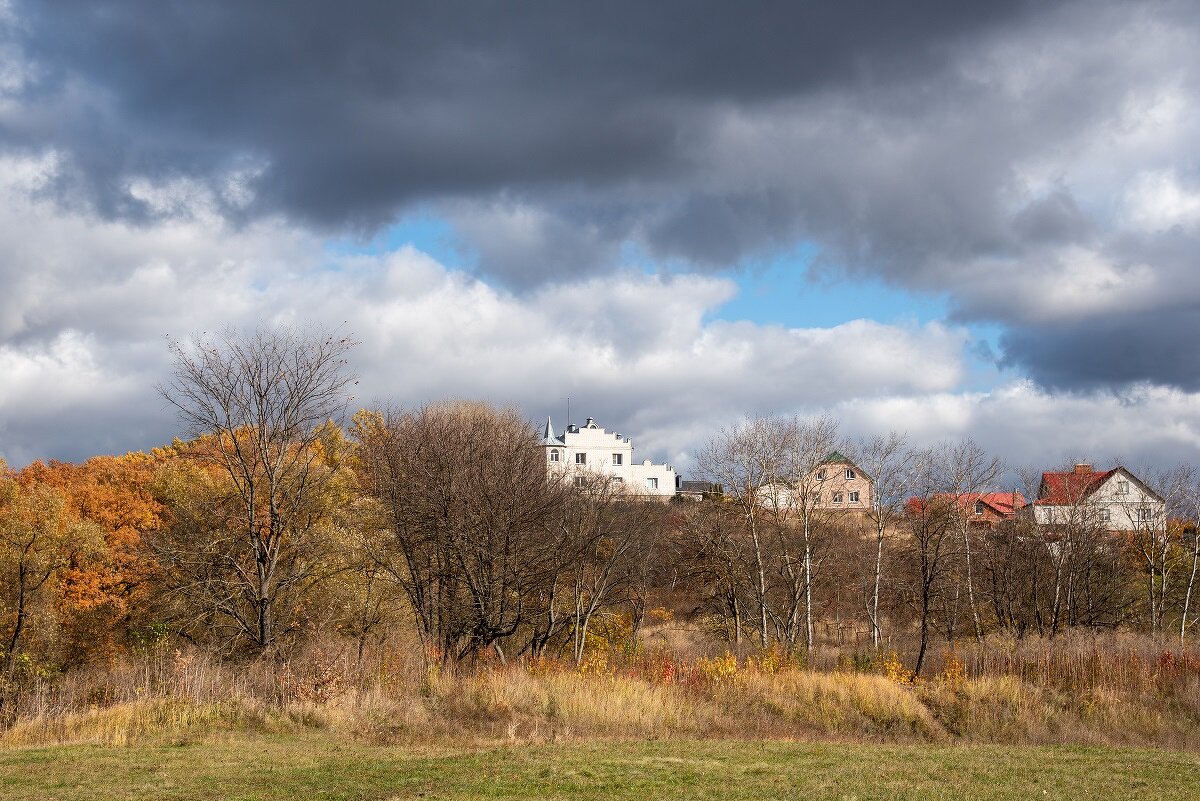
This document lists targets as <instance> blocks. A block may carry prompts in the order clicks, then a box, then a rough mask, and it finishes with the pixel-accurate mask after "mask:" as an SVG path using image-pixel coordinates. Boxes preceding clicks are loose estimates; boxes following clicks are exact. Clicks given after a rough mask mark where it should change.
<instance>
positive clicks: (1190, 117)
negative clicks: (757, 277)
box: [0, 2, 1200, 388]
mask: <svg viewBox="0 0 1200 801" xmlns="http://www.w3.org/2000/svg"><path fill="white" fill-rule="evenodd" d="M0 30H3V31H4V33H3V34H0V35H2V36H3V37H4V40H3V41H2V42H0V59H5V58H7V59H8V60H9V61H10V62H12V64H13V65H14V66H12V67H11V68H10V69H8V70H0V142H3V143H6V145H7V148H8V149H9V151H10V152H17V153H27V154H36V153H41V152H45V151H48V150H49V151H53V152H54V153H55V154H56V157H57V158H58V159H59V160H60V161H59V166H58V169H57V170H56V172H55V181H54V182H53V183H50V184H48V185H47V187H46V190H47V191H51V190H54V191H57V192H58V196H59V197H60V198H61V199H63V200H65V201H69V202H72V203H81V202H82V203H86V204H90V207H91V208H93V209H94V210H96V211H98V212H99V213H100V214H102V215H104V216H106V217H108V218H110V219H113V218H116V219H126V220H132V221H135V222H138V223H146V224H155V223H158V222H161V221H162V220H164V219H169V218H172V217H175V216H177V215H178V214H179V211H178V208H177V207H176V206H175V205H172V204H170V203H165V204H164V203H162V202H153V201H152V200H148V199H147V198H146V196H145V193H144V192H141V191H139V190H138V188H137V185H138V182H139V181H149V182H150V183H152V184H162V183H164V182H166V183H169V182H170V181H175V180H180V179H186V180H190V181H193V182H199V183H202V184H204V183H206V184H208V187H209V192H210V204H209V205H210V206H211V207H212V208H213V209H215V211H216V213H218V214H221V215H223V216H224V217H226V218H228V219H230V220H233V221H235V222H239V223H240V222H245V221H248V220H253V219H255V218H261V217H264V216H270V215H279V216H282V217H284V218H286V219H287V220H289V221H291V222H293V223H296V224H300V225H306V226H312V227H313V228H315V229H317V230H320V231H323V232H331V231H337V232H339V233H340V232H344V231H347V230H349V231H357V232H369V231H372V230H373V229H374V228H376V227H378V226H382V225H385V224H387V223H388V222H390V221H392V220H394V219H396V217H397V216H398V215H402V214H403V213H404V212H405V211H406V209H408V208H411V207H412V206H413V205H414V204H425V207H426V208H428V207H432V208H434V209H436V210H437V212H438V213H439V214H440V215H442V216H443V217H444V218H445V219H447V220H448V221H449V222H450V223H451V225H453V226H454V228H455V231H456V233H457V234H458V236H460V237H461V238H462V239H463V240H464V241H465V243H466V244H467V245H468V246H469V249H470V250H472V251H474V252H475V253H476V254H477V256H478V269H479V271H480V272H482V273H484V274H487V275H489V276H490V277H492V278H495V279H498V280H500V281H503V282H504V283H506V284H508V285H509V286H512V287H519V288H521V289H523V290H525V291H526V292H532V291H535V290H536V288H537V287H539V286H542V285H544V284H547V283H554V282H565V281H568V280H571V279H578V278H580V277H581V276H586V275H593V274H600V273H604V272H607V271H611V270H612V269H613V268H614V266H616V265H617V263H618V261H619V260H620V258H621V257H622V255H623V254H624V253H626V251H625V250H624V246H625V245H627V244H632V245H635V246H636V248H638V249H640V251H639V252H644V253H646V254H648V256H649V257H650V258H651V259H652V260H655V261H657V262H659V263H670V264H681V265H683V266H684V267H685V268H691V269H697V270H708V269H720V268H725V267H729V266H731V265H738V264H742V263H745V262H746V261H748V260H750V259H752V258H754V257H756V256H759V255H762V254H764V253H770V252H772V251H775V250H780V249H783V250H786V249H788V248H791V247H793V246H794V245H795V244H796V243H798V242H807V243H811V244H812V245H813V246H814V247H815V249H816V250H817V252H818V254H819V255H818V258H817V260H816V269H818V270H823V271H827V272H829V273H832V274H834V275H835V276H847V275H848V276H851V277H857V276H864V275H865V276H870V277H881V278H882V279H883V280H885V281H887V282H890V283H892V284H895V285H898V286H903V287H905V288H908V289H911V290H918V291H923V292H930V293H944V294H945V295H946V296H947V297H948V298H949V305H950V307H951V309H952V310H953V312H954V314H955V319H956V320H963V321H980V320H982V321H989V322H995V323H998V324H1000V325H1001V326H1002V327H1004V329H1005V331H1006V333H1005V334H1004V335H1003V336H1002V337H1001V343H1002V345H1003V347H1004V354H1003V357H1002V360H1003V362H1004V363H1005V364H1008V365H1010V366H1013V367H1015V368H1017V369H1018V370H1020V371H1023V372H1025V373H1027V374H1029V375H1031V376H1032V377H1033V378H1035V379H1036V380H1038V381H1039V382H1041V383H1042V384H1044V385H1046V386H1055V387H1072V388H1084V387H1096V386H1105V385H1116V384H1122V383H1126V382H1130V381H1148V382H1152V383H1154V382H1158V383H1168V384H1173V385H1176V386H1181V387H1188V388H1194V387H1197V386H1200V378H1197V377H1196V376H1198V375H1200V371H1198V370H1197V369H1196V367H1197V366H1198V365H1195V364H1193V361H1194V360H1191V359H1189V357H1187V355H1186V354H1183V355H1182V356H1180V355H1179V354H1176V353H1174V352H1173V350H1172V349H1171V348H1154V347H1153V343H1154V341H1155V339H1156V332H1161V331H1162V330H1163V326H1166V328H1167V329H1168V333H1169V334H1170V336H1172V337H1175V338H1178V339H1179V340H1180V341H1194V340H1195V338H1196V337H1197V335H1200V320H1198V319H1197V318H1198V317H1200V316H1198V315H1196V314H1194V310H1195V309H1196V308H1197V306H1198V305H1200V277H1198V274H1200V270H1197V269H1196V268H1197V264H1196V256H1195V254H1196V253H1200V189H1197V178H1198V177H1200V171H1198V168H1197V167H1196V164H1195V161H1194V157H1193V156H1192V155H1191V154H1192V151H1193V149H1194V143H1195V141H1196V140H1197V137H1198V136H1200V121H1198V119H1197V115H1196V112H1195V109H1196V108H1197V107H1200V103H1198V102H1197V101H1198V99H1200V86H1198V85H1197V76H1200V56H1198V55H1197V54H1200V42H1198V41H1197V39H1198V38H1200V36H1198V35H1197V19H1196V14H1195V9H1194V6H1193V5H1192V4H1190V3H1185V2H1180V3H1176V2H1150V3H1138V4H1128V3H1119V2H1064V3H1024V2H1012V3H1003V2H993V3H963V2H925V3H886V2H872V3H867V2H848V3H847V2H844V3H807V4H800V3H794V2H792V3H763V4H754V5H747V4H733V3H717V2H713V3H698V2H675V3H645V2H637V3H634V2H630V3H593V4H582V3H563V2H545V3H524V4H515V5H514V4H499V3H447V2H438V3H433V2H431V3H425V4H418V3H406V4H400V3H382V2H380V3H372V4H363V3H359V4H353V5H349V6H345V5H335V4H333V3H324V4H316V3H297V2H286V3H284V2H280V3H262V2H260V3H237V2H201V3H195V2H187V3H184V2H145V3H133V2H122V3H105V2H87V3H53V4H44V3H32V2H29V3H23V2H18V3H17V4H16V5H15V7H14V11H13V13H12V14H11V15H10V18H9V19H8V21H7V22H4V21H2V17H0ZM0 66H3V63H2V62H0ZM1181 309H1182V310H1185V311H1181V312H1178V313H1176V311H1178V310H1181ZM1173 310H1174V311H1173ZM1156 326H1157V328H1156ZM1131 349H1132V350H1131Z"/></svg>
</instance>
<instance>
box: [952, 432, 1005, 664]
mask: <svg viewBox="0 0 1200 801" xmlns="http://www.w3.org/2000/svg"><path fill="white" fill-rule="evenodd" d="M943 458H944V459H945V460H946V464H945V466H944V467H945V470H946V473H945V475H946V481H945V488H946V491H947V493H948V494H949V495H950V496H951V497H953V499H954V501H955V502H954V506H953V508H954V509H955V511H956V512H957V514H955V515H954V517H953V520H954V523H955V528H956V529H957V530H958V535H959V537H961V538H962V543H963V560H964V565H965V573H966V584H967V603H968V604H969V605H970V609H971V622H972V624H973V626H974V629H975V639H976V640H982V639H983V622H982V620H981V619H980V616H979V604H978V603H977V602H976V599H975V571H974V563H973V554H972V545H973V542H972V540H973V538H974V534H973V526H972V525H971V519H972V518H971V514H972V512H973V504H966V505H968V506H971V507H972V508H971V509H967V508H964V501H965V500H966V499H969V498H972V497H973V496H974V495H976V494H977V493H979V492H982V491H983V490H985V489H988V488H990V486H991V484H992V483H993V482H994V481H995V480H996V479H997V478H998V477H999V475H1000V471H1001V465H1000V460H999V459H996V458H993V457H989V456H988V455H987V454H986V453H985V452H984V450H983V448H981V447H980V446H979V445H978V444H977V443H976V442H975V441H974V440H972V439H969V438H968V439H964V440H962V441H961V442H958V443H957V444H955V445H953V446H950V447H948V448H946V449H945V450H944V452H943Z"/></svg>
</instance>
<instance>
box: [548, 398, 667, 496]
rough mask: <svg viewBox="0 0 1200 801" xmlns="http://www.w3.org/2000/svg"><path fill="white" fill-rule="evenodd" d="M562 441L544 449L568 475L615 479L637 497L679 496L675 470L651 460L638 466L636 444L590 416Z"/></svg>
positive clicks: (552, 463) (554, 465)
mask: <svg viewBox="0 0 1200 801" xmlns="http://www.w3.org/2000/svg"><path fill="white" fill-rule="evenodd" d="M558 439H559V440H561V443H562V444H555V443H546V444H543V445H542V448H543V449H544V450H545V452H546V462H547V464H548V465H549V466H550V467H551V468H552V469H557V470H560V471H561V472H562V473H563V474H564V475H567V476H574V475H584V474H587V473H594V474H599V475H606V476H613V477H615V478H617V479H620V480H621V482H622V483H623V484H625V486H626V488H627V490H628V491H629V492H630V493H632V494H636V495H652V496H662V497H670V496H673V495H674V494H675V483H676V474H675V468H673V467H671V466H670V465H667V464H652V463H651V462H650V460H649V459H646V460H643V461H641V462H638V463H634V459H633V443H632V442H630V440H629V437H623V436H621V435H620V434H619V433H614V432H610V431H607V430H605V429H604V428H601V427H600V426H597V425H596V424H595V422H593V421H592V418H590V417H589V418H588V421H587V423H585V424H584V425H582V426H568V427H567V430H566V431H564V432H563V433H562V435H561V436H560V437H559V438H558ZM556 457H557V458H556Z"/></svg>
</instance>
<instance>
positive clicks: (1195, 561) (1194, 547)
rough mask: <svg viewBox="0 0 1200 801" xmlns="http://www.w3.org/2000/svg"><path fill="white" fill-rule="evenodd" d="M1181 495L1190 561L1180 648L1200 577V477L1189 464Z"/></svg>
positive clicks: (1183, 530)
mask: <svg viewBox="0 0 1200 801" xmlns="http://www.w3.org/2000/svg"><path fill="white" fill-rule="evenodd" d="M1180 472H1181V475H1180V479H1181V480H1180V485H1181V487H1180V488H1181V492H1180V497H1179V507H1178V509H1177V514H1178V515H1179V523H1180V526H1179V528H1180V532H1179V537H1180V544H1181V545H1182V546H1183V548H1184V551H1185V554H1186V558H1187V568H1188V572H1187V583H1186V585H1185V590H1184V594H1183V606H1182V609H1181V610H1180V615H1179V647H1180V648H1182V647H1183V646H1184V643H1185V641H1186V637H1187V631H1188V628H1190V627H1191V625H1192V624H1193V622H1194V621H1191V620H1189V615H1190V613H1191V605H1192V597H1193V596H1194V595H1195V591H1196V576H1197V574H1200V535H1198V532H1200V480H1198V479H1200V475H1198V474H1197V472H1196V470H1195V469H1194V468H1193V467H1191V466H1190V465H1188V466H1185V467H1182V468H1180Z"/></svg>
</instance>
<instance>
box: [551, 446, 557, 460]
mask: <svg viewBox="0 0 1200 801" xmlns="http://www.w3.org/2000/svg"><path fill="white" fill-rule="evenodd" d="M550 461H552V462H557V461H558V449H557V448H553V449H551V451H550Z"/></svg>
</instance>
